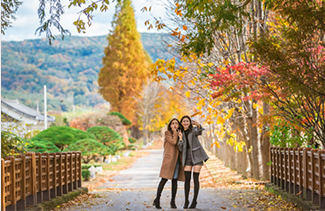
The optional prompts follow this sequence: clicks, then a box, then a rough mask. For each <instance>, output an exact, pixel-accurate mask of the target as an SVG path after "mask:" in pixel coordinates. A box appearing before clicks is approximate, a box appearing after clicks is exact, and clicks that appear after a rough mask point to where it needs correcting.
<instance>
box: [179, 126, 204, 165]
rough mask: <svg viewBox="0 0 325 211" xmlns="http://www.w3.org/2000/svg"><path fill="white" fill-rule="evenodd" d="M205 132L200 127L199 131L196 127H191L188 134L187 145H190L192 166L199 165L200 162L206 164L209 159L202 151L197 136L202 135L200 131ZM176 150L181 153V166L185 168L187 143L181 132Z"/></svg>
mask: <svg viewBox="0 0 325 211" xmlns="http://www.w3.org/2000/svg"><path fill="white" fill-rule="evenodd" d="M203 130H205V129H204V128H202V126H200V129H199V128H197V127H193V128H192V131H191V132H189V134H188V143H189V145H190V150H191V155H192V162H193V163H194V164H196V163H199V162H201V161H204V162H206V161H207V160H208V159H209V156H208V155H207V153H206V152H205V150H204V149H203V147H202V145H201V143H200V141H199V138H198V136H199V135H202V131H203ZM178 149H179V151H180V152H182V165H183V166H185V161H186V155H187V150H188V149H187V142H186V137H185V133H184V132H183V135H182V141H180V142H178Z"/></svg>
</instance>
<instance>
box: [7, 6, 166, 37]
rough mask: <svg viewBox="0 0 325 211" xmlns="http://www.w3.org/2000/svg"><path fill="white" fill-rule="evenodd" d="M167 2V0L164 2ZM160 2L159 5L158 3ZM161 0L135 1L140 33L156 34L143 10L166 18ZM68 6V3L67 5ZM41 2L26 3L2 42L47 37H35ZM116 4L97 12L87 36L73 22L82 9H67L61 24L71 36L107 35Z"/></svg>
mask: <svg viewBox="0 0 325 211" xmlns="http://www.w3.org/2000/svg"><path fill="white" fill-rule="evenodd" d="M164 1H165V0H164ZM157 2H158V3H157ZM159 2H160V0H158V1H157V0H150V1H148V0H133V6H134V10H135V16H136V19H137V28H138V31H140V32H156V31H155V30H150V31H148V30H147V27H146V26H145V25H144V22H145V21H146V20H148V19H152V17H151V15H150V14H149V12H144V13H143V12H141V8H143V7H144V6H147V7H148V8H149V6H152V11H151V12H152V14H154V15H155V16H156V17H162V16H164V13H165V12H164V8H163V6H162V5H161V4H160V3H159ZM66 4H67V3H66ZM38 5H39V1H38V0H34V1H28V2H27V1H26V0H25V2H24V3H23V5H22V6H21V7H20V8H19V10H18V12H17V13H16V15H15V16H16V17H17V19H16V20H15V21H14V22H13V24H12V25H13V28H9V29H7V30H6V31H5V35H2V36H1V40H5V41H21V40H25V39H37V38H43V37H45V35H44V34H42V35H41V36H39V35H38V34H37V35H35V30H36V29H37V27H38V26H39V19H38V16H37V9H38ZM115 5H116V3H112V4H111V5H110V7H109V9H108V11H106V12H104V13H101V12H95V13H94V15H95V17H94V21H93V24H92V26H91V27H90V28H88V29H87V32H86V33H85V34H79V33H78V32H77V30H76V28H75V26H74V25H73V22H74V21H75V20H77V18H78V12H79V11H80V8H70V9H68V8H67V7H66V9H65V14H64V15H63V16H62V17H61V24H62V26H63V27H64V28H67V29H69V30H70V32H71V35H78V36H98V35H107V34H108V32H109V30H110V29H111V22H112V20H113V15H114V11H115ZM52 33H53V34H59V32H58V31H56V29H53V31H52Z"/></svg>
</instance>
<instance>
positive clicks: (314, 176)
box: [311, 149, 320, 205]
mask: <svg viewBox="0 0 325 211" xmlns="http://www.w3.org/2000/svg"><path fill="white" fill-rule="evenodd" d="M317 151H318V149H312V150H311V178H312V183H311V187H312V193H313V194H312V202H313V204H315V205H318V202H319V201H318V200H319V197H318V194H317V193H316V185H317V172H316V165H318V160H317V156H318V152H317ZM318 159H319V158H318ZM318 167H320V166H318ZM319 176H320V175H319ZM318 178H319V177H318Z"/></svg>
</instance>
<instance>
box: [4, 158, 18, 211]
mask: <svg viewBox="0 0 325 211" xmlns="http://www.w3.org/2000/svg"><path fill="white" fill-rule="evenodd" d="M6 159H7V158H6ZM8 160H10V161H11V168H10V174H11V178H10V179H11V181H10V182H11V189H10V197H11V199H10V201H11V205H9V206H8V207H6V210H13V211H16V210H17V206H16V170H15V169H16V163H15V158H14V157H8Z"/></svg>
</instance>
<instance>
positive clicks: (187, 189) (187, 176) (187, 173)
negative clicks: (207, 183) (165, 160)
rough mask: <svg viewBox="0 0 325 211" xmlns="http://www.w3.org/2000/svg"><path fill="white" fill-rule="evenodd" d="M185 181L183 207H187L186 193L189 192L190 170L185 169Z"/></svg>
mask: <svg viewBox="0 0 325 211" xmlns="http://www.w3.org/2000/svg"><path fill="white" fill-rule="evenodd" d="M184 173H185V183H184V193H185V203H184V207H183V208H184V209H187V208H188V204H189V201H188V195H189V193H190V182H191V173H192V172H191V171H185V172H184Z"/></svg>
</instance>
